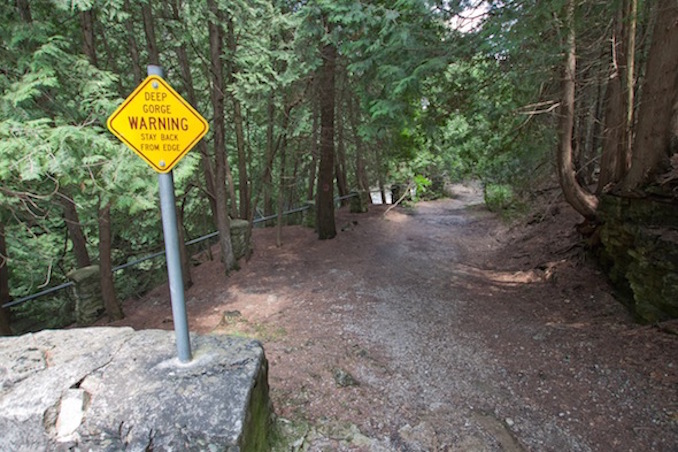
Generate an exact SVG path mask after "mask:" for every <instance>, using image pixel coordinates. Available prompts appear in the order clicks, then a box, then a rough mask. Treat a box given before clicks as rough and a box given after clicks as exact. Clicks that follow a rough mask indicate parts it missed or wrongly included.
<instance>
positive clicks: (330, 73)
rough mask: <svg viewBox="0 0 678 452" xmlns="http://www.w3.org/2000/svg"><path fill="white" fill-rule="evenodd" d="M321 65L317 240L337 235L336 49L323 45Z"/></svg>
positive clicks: (329, 45) (330, 45)
mask: <svg viewBox="0 0 678 452" xmlns="http://www.w3.org/2000/svg"><path fill="white" fill-rule="evenodd" d="M320 55H321V57H322V60H323V63H322V66H321V67H320V70H319V72H320V73H319V78H320V81H319V92H320V165H319V169H318V190H317V192H318V194H317V202H316V212H317V221H316V225H317V228H318V238H319V239H320V240H325V239H332V238H334V237H335V236H336V235H337V229H336V225H335V221H334V73H335V63H336V58H337V49H336V48H335V47H334V46H333V45H332V44H322V47H321V51H320Z"/></svg>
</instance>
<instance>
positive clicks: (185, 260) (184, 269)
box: [176, 197, 193, 289]
mask: <svg viewBox="0 0 678 452" xmlns="http://www.w3.org/2000/svg"><path fill="white" fill-rule="evenodd" d="M185 201H186V198H185V197H184V199H183V200H182V202H181V205H180V206H177V207H176V211H177V239H178V241H179V259H180V261H181V275H182V277H183V280H184V288H185V289H188V288H189V287H191V286H192V285H193V277H192V276H191V256H189V254H188V249H187V248H186V228H185V227H184V203H185Z"/></svg>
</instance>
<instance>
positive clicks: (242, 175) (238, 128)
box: [226, 17, 250, 219]
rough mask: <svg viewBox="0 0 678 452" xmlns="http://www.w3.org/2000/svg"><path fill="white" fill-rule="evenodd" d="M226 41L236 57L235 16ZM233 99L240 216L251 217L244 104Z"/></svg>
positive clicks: (229, 20) (229, 19)
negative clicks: (243, 115) (243, 117)
mask: <svg viewBox="0 0 678 452" xmlns="http://www.w3.org/2000/svg"><path fill="white" fill-rule="evenodd" d="M226 25H227V28H226V43H227V47H228V50H229V53H230V55H231V58H232V59H235V55H236V52H237V50H238V43H237V42H236V39H235V27H234V25H233V18H231V17H229V18H228V20H227V22H226ZM236 72H237V67H236V66H235V64H232V65H231V73H230V74H229V79H230V80H229V83H231V84H235V83H236V80H235V74H236ZM231 101H232V102H233V125H234V127H235V141H236V147H237V148H238V187H239V189H238V193H239V194H240V202H239V204H240V211H239V213H240V218H243V219H247V218H249V211H250V191H249V178H248V177H247V153H246V152H245V133H244V131H243V119H242V106H241V105H240V101H239V100H238V99H237V98H236V97H235V95H234V94H231Z"/></svg>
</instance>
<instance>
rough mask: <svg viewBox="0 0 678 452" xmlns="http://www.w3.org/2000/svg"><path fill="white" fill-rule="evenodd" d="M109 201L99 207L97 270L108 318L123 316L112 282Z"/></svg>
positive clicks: (115, 318)
mask: <svg viewBox="0 0 678 452" xmlns="http://www.w3.org/2000/svg"><path fill="white" fill-rule="evenodd" d="M111 247H112V243H111V203H110V202H108V203H106V205H104V207H103V208H100V209H99V271H100V272H101V276H100V278H101V279H100V280H101V296H102V298H103V300H104V308H105V309H106V314H107V315H108V318H109V319H110V320H120V319H122V318H123V317H124V314H123V312H122V308H121V307H120V304H119V303H118V299H117V297H116V295H115V285H114V284H113V263H112V261H111Z"/></svg>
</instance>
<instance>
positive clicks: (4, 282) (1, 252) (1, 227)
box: [0, 222, 13, 336]
mask: <svg viewBox="0 0 678 452" xmlns="http://www.w3.org/2000/svg"><path fill="white" fill-rule="evenodd" d="M8 262H9V259H8V257H7V242H6V240H5V223H2V222H0V336H11V335H12V334H13V333H12V329H11V328H10V313H9V308H3V307H2V305H4V304H6V303H9V302H10V301H11V297H10V295H9V265H8Z"/></svg>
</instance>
